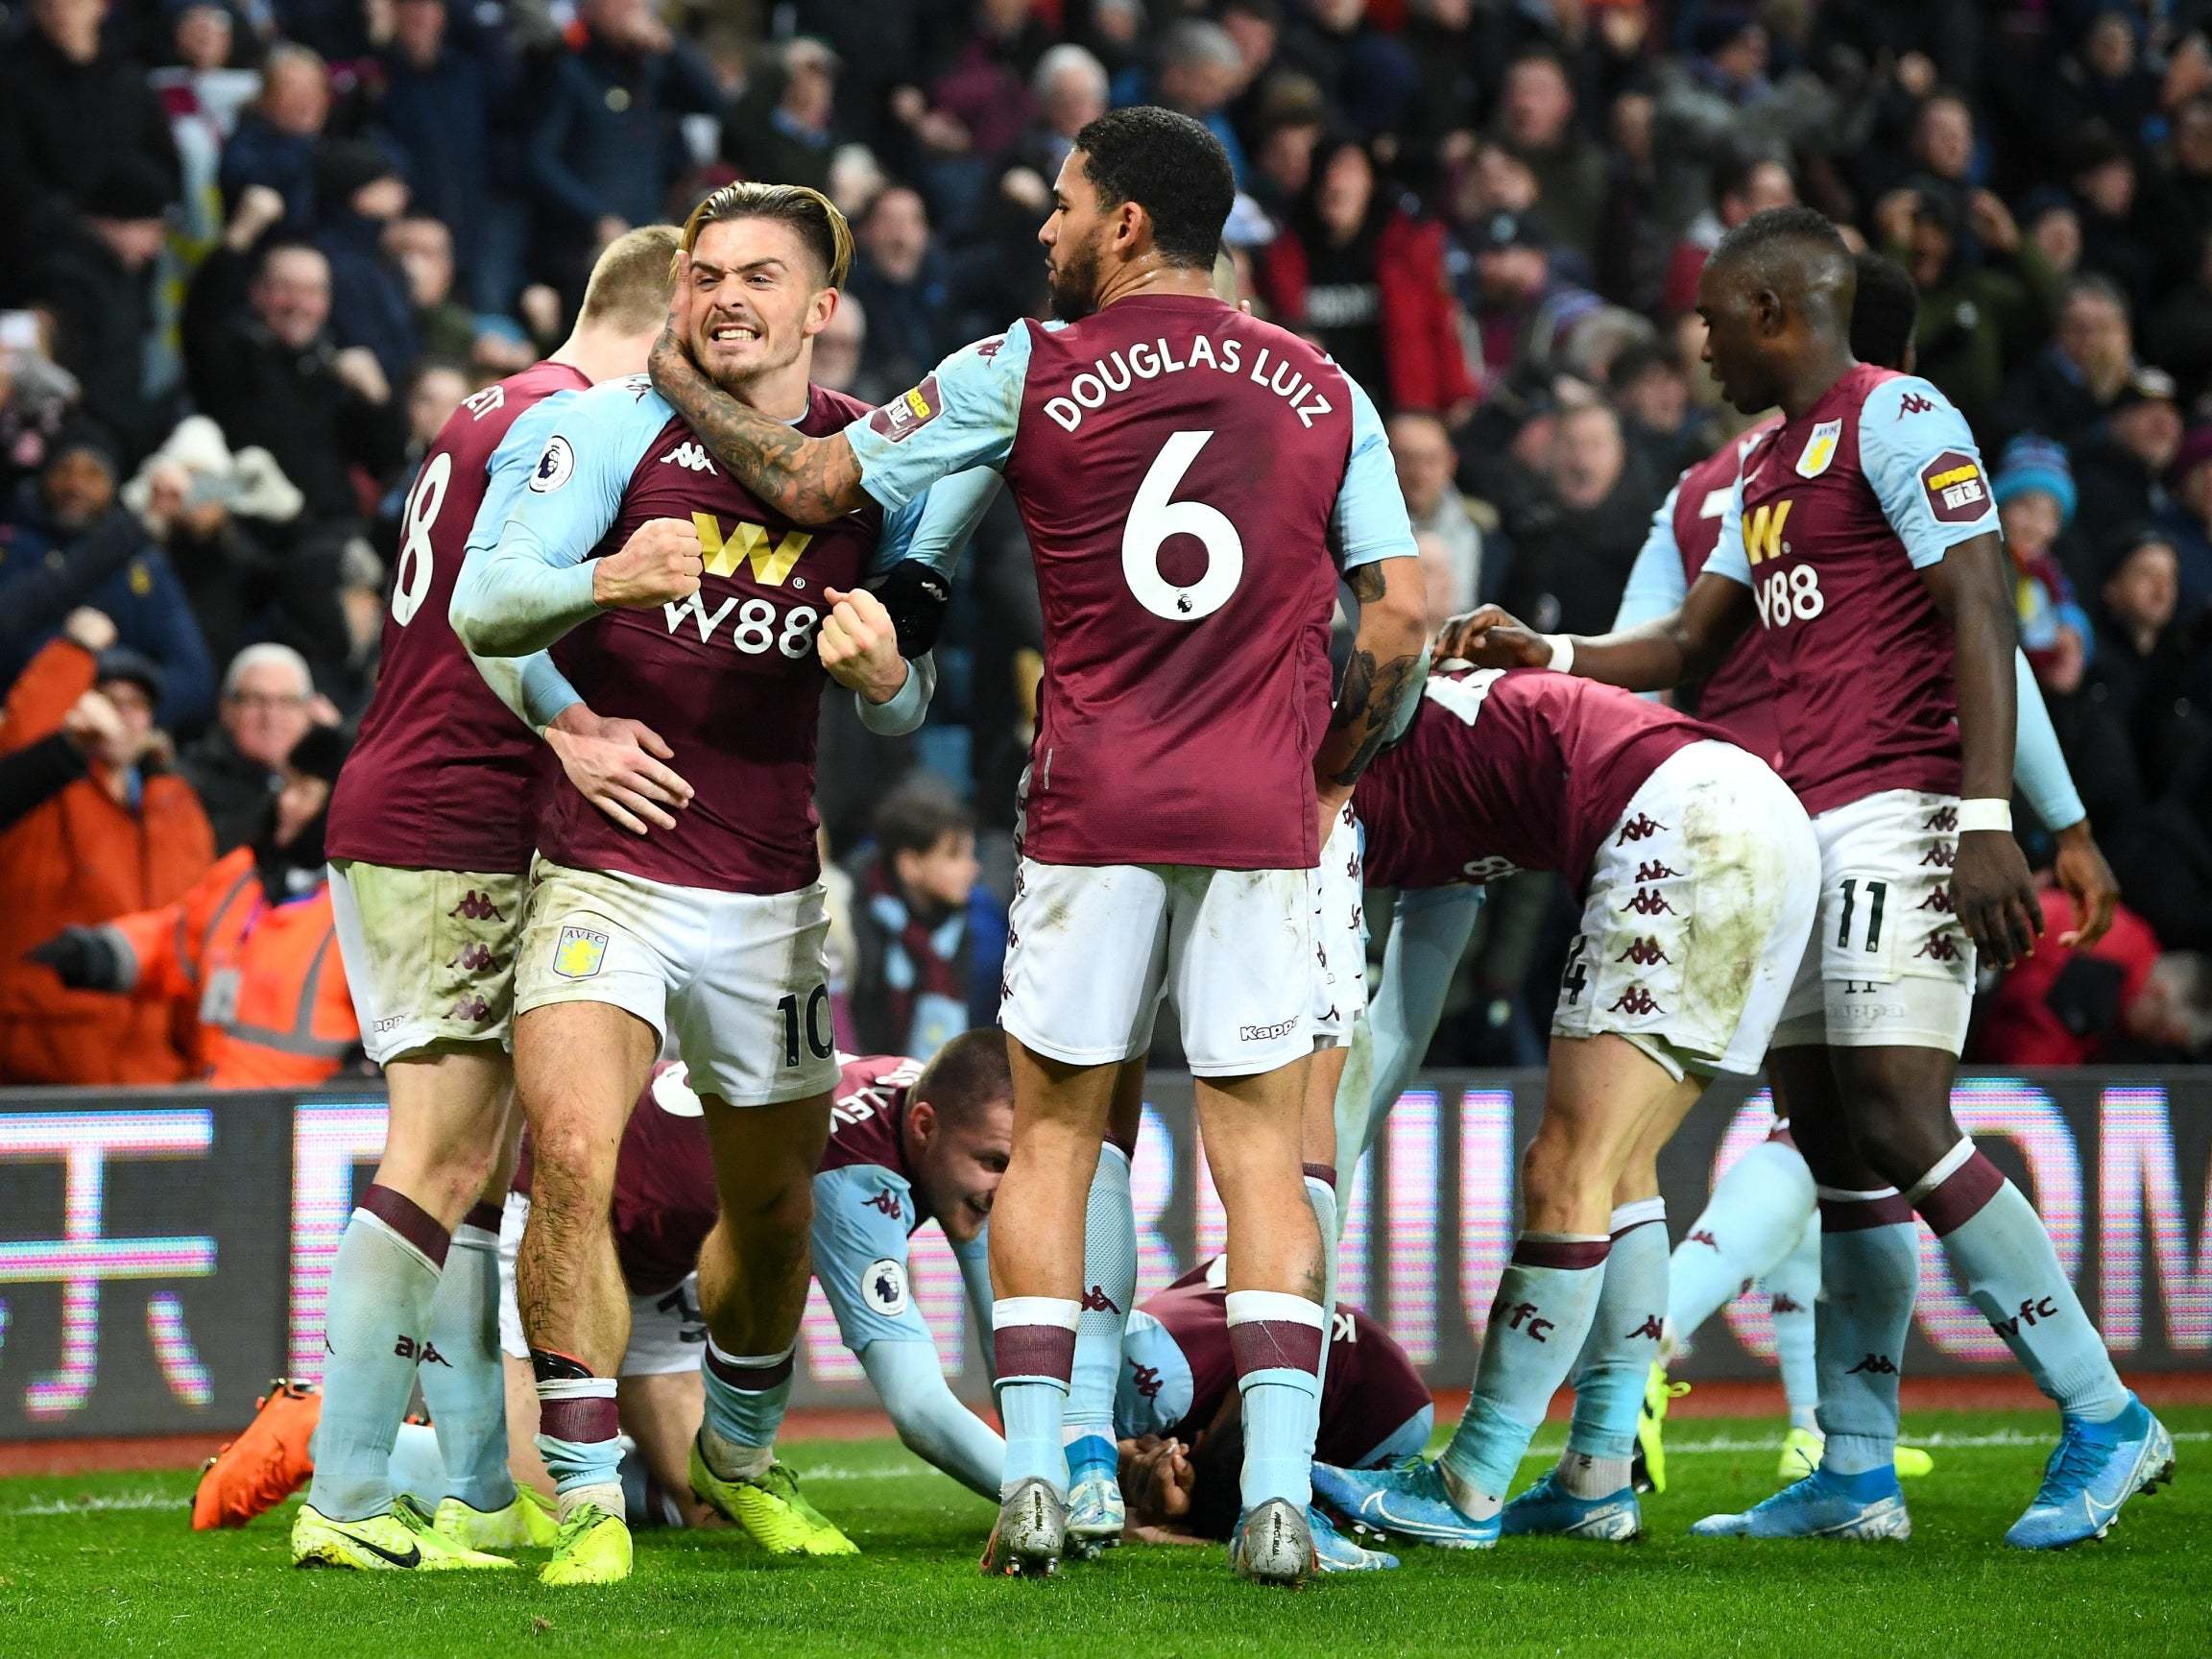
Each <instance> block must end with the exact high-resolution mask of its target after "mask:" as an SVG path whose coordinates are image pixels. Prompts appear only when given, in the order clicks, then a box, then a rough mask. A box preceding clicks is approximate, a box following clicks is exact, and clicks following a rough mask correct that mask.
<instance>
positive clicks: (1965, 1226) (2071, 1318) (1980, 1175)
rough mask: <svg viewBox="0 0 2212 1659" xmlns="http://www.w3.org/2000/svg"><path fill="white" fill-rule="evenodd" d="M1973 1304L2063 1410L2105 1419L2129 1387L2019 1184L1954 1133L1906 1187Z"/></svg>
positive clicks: (2123, 1404)
mask: <svg viewBox="0 0 2212 1659" xmlns="http://www.w3.org/2000/svg"><path fill="white" fill-rule="evenodd" d="M1906 1196H1907V1197H1908V1198H1909V1199H1910V1200H1911V1205H1912V1208H1913V1209H1914V1210H1916V1211H1917V1212H1919V1214H1920V1218H1921V1219H1922V1220H1923V1221H1925V1222H1927V1223H1928V1228H1929V1231H1931V1232H1932V1233H1934V1234H1935V1235H1936V1238H1937V1239H1939V1240H1940V1241H1941V1243H1942V1245H1943V1253H1944V1254H1945V1255H1946V1256H1948V1257H1949V1258H1950V1259H1951V1265H1952V1267H1953V1269H1954V1270H1955V1271H1956V1272H1957V1273H1958V1275H1959V1279H1960V1284H1962V1285H1963V1286H1965V1288H1966V1294H1967V1295H1968V1296H1969V1297H1970V1298H1972V1300H1973V1303H1974V1306H1975V1307H1977V1308H1979V1309H1981V1310H1982V1312H1983V1315H1984V1317H1985V1318H1987V1319H1988V1321H1989V1323H1990V1324H1991V1325H1992V1326H1994V1327H1995V1328H1996V1330H1997V1333H1998V1334H1999V1335H2001V1336H2003V1337H2004V1338H2005V1341H2006V1344H2007V1345H2008V1347H2010V1348H2011V1350H2012V1353H2013V1355H2014V1356H2015V1357H2016V1358H2018V1359H2019V1361H2020V1363H2021V1364H2023V1365H2025V1366H2026V1367H2027V1368H2028V1374H2029V1375H2030V1376H2031V1377H2032V1378H2034V1379H2035V1385H2036V1386H2037V1387H2038V1388H2040V1389H2042V1390H2043V1392H2044V1393H2045V1394H2047V1395H2049V1396H2050V1397H2051V1398H2052V1399H2053V1400H2055V1401H2056V1402H2057V1403H2058V1407H2059V1409H2060V1410H2062V1411H2064V1412H2066V1414H2067V1415H2069V1416H2072V1417H2079V1418H2080V1419H2081V1420H2082V1421H2083V1422H2086V1423H2106V1422H2110V1421H2111V1420H2112V1419H2113V1418H2115V1417H2117V1416H2119V1415H2120V1413H2121V1412H2122V1411H2124V1410H2126V1409H2127V1407H2128V1398H2129V1396H2128V1389H2127V1387H2126V1385H2125V1384H2124V1383H2121V1381H2120V1376H2119V1373H2118V1372H2116V1371H2114V1370H2113V1368H2112V1360H2111V1358H2110V1357H2109V1356H2108V1355H2107V1354H2106V1353H2105V1351H2104V1338H2103V1337H2101V1336H2099V1335H2098V1334H2097V1328H2096V1327H2095V1326H2094V1325H2092V1324H2090V1323H2089V1316H2088V1314H2086V1313H2085V1312H2083V1311H2082V1310H2081V1299H2080V1297H2079V1296H2077V1295H2076V1294H2075V1293H2074V1286H2073V1285H2072V1283H2071V1282H2070V1281H2069V1280H2068V1279H2067V1277H2066V1270H2065V1269H2064V1268H2063V1267H2061V1266H2060V1265H2059V1264H2058V1252H2057V1251H2056V1250H2055V1249H2053V1248H2052V1245H2051V1235H2050V1234H2049V1233H2048V1232H2046V1231H2045V1230H2044V1226H2043V1221H2042V1218H2041V1217H2040V1216H2038V1215H2037V1214H2035V1208H2034V1206H2033V1205H2032V1204H2030V1203H2029V1202H2028V1199H2027V1197H2026V1195H2025V1194H2023V1193H2022V1192H2021V1190H2020V1189H2019V1188H2017V1187H2015V1186H2013V1185H2012V1183H2011V1182H2009V1181H2008V1180H2006V1179H2005V1176H2004V1174H2003V1173H2002V1172H2001V1171H2000V1170H1999V1169H1998V1167H1997V1166H1995V1165H1994V1164H1992V1163H1990V1162H1989V1160H1988V1159H1986V1158H1984V1157H1983V1156H1982V1154H1981V1153H1980V1152H1977V1151H1976V1150H1975V1149H1974V1142H1973V1140H1972V1138H1971V1137H1969V1138H1966V1139H1963V1140H1961V1141H1960V1142H1959V1144H1958V1145H1957V1146H1955V1147H1953V1148H1952V1149H1951V1150H1950V1152H1948V1153H1947V1154H1945V1155H1944V1157H1943V1158H1942V1159H1941V1160H1940V1161H1939V1162H1938V1163H1937V1164H1936V1166H1935V1167H1934V1168H1933V1169H1931V1170H1929V1171H1928V1173H1927V1174H1926V1175H1924V1176H1923V1177H1921V1179H1920V1181H1919V1182H1918V1183H1917V1184H1916V1185H1915V1186H1914V1187H1913V1188H1912V1190H1911V1191H1910V1192H1909V1193H1908V1194H1907V1195H1906Z"/></svg>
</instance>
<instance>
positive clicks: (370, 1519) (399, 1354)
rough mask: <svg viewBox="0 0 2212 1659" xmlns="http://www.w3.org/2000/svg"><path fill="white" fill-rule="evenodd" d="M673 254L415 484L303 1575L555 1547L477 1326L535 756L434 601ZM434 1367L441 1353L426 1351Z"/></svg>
mask: <svg viewBox="0 0 2212 1659" xmlns="http://www.w3.org/2000/svg"><path fill="white" fill-rule="evenodd" d="M676 245H677V238H676V232H675V229H674V228H672V227H666V226H662V227H656V228H645V229H640V230H634V231H631V232H629V233H628V234H626V235H624V236H622V237H620V238H618V239H616V240H615V241H614V242H613V243H612V244H611V245H610V246H609V247H608V248H607V250H606V252H603V253H602V254H601V255H600V256H599V260H598V262H597V264H596V265H595V266H594V267H593V269H592V273H591V277H590V280H589V284H588V285H587V287H586V289H585V296H584V303H583V306H582V309H581V312H580V314H579V316H578V318H577V323H576V328H575V332H574V333H572V334H571V335H570V336H569V338H568V340H567V341H566V342H565V344H564V345H563V346H562V347H561V349H559V350H557V351H555V352H554V353H553V354H552V355H551V356H550V357H548V358H547V359H546V360H545V361H544V362H542V363H539V364H536V365H534V366H533V367H531V368H529V369H527V370H525V371H523V372H522V373H519V374H516V375H512V376H510V377H509V378H507V379H505V380H502V381H500V382H499V383H498V384H497V385H494V386H489V387H486V388H485V389H484V390H483V391H481V392H478V393H477V394H476V395H475V396H473V397H469V399H468V400H467V401H466V402H465V403H463V405H462V406H461V408H460V409H458V410H456V411H455V412H454V414H453V417H452V419H451V420H449V421H446V423H445V427H444V428H443V429H442V430H441V431H440V432H439V434H438V437H437V438H436V440H435V441H434V442H433V443H432V444H431V445H430V449H429V451H428V453H427V454H426V455H425V456H424V457H423V461H422V466H421V469H420V471H419V472H418V473H417V474H416V478H415V483H414V486H413V488H412V489H410V491H409V492H408V495H407V503H406V508H405V511H404V513H403V514H402V520H403V521H402V524H401V546H400V551H399V558H398V562H397V569H396V571H395V578H394V586H393V593H392V609H391V613H390V614H389V616H388V617H387V618H386V621H385V626H384V642H383V655H382V662H383V668H382V672H381V673H380V675H379V677H378V680H377V685H376V692H375V695H374V697H373V699H372V700H371V702H370V705H369V710H368V712H367V713H366V714H365V715H364V716H363V717H362V722H361V733H360V739H359V741H358V743H357V744H356V745H355V747H354V750H353V754H352V757H351V758H350V759H349V761H348V763H347V766H346V769H345V771H344V773H343V774H342V775H341V776H340V778H339V781H338V788H337V792H336V794H335V796H334V797H333V799H332V801H331V805H330V830H329V854H330V880H331V900H332V903H333V908H334V913H335V917H336V921H337V931H338V944H339V950H340V953H341V955H342V956H343V958H344V961H345V964H346V972H347V980H348V983H349V986H350V987H351V990H352V994H353V1000H354V1006H355V1009H356V1011H357V1012H358V1015H359V1019H360V1024H361V1035H362V1040H363V1042H364V1043H365V1044H366V1045H367V1047H368V1051H369V1057H370V1058H371V1059H372V1060H374V1061H376V1062H377V1063H378V1064H379V1065H381V1066H382V1067H383V1068H384V1074H385V1080H386V1086H387V1090H388V1094H389V1108H388V1110H389V1116H388V1119H387V1123H386V1130H385V1142H384V1151H383V1155H382V1157H381V1159H380V1160H379V1162H378V1165H377V1170H376V1176H375V1179H374V1181H373V1183H372V1185H371V1186H370V1187H369V1189H368V1190H367V1191H366V1192H364V1193H363V1194H362V1196H361V1203H360V1206H359V1208H357V1209H356V1210H355V1211H354V1212H353V1214H352V1217H351V1219H350V1220H349V1222H348V1223H347V1228H346V1233H345V1236H344V1238H342V1239H341V1240H340V1242H339V1246H338V1256H337V1260H336V1262H335V1263H334V1264H333V1265H332V1268H331V1274H330V1300H329V1307H328V1312H327V1315H326V1320H325V1338H326V1340H325V1362H324V1370H323V1390H324V1392H323V1417H322V1427H321V1429H320V1450H321V1456H320V1460H319V1463H318V1465H317V1472H316V1478H315V1484H314V1488H313V1490H312V1491H310V1492H309V1494H308V1498H307V1503H305V1504H304V1505H302V1506H301V1510H300V1514H299V1518H298V1520H297V1522H296V1524H295V1526H294V1527H293V1538H292V1557H293V1560H294V1561H295V1562H296V1563H297V1564H299V1565H301V1566H334V1567H356V1568H371V1569H384V1568H392V1567H419V1568H426V1569H438V1568H447V1567H457V1566H458V1567H492V1566H495V1565H500V1564H502V1563H500V1562H498V1561H497V1560H496V1558H494V1557H491V1556H488V1555H485V1554H484V1553H482V1551H485V1550H487V1549H495V1548H499V1547H502V1546H510V1545H524V1544H529V1545H541V1544H544V1543H548V1542H550V1540H551V1528H550V1527H549V1526H548V1525H547V1523H546V1522H545V1519H544V1517H543V1516H542V1515H541V1513H540V1511H539V1510H538V1509H536V1508H535V1507H533V1506H531V1505H529V1504H525V1503H521V1502H519V1501H518V1499H517V1493H516V1490H515V1484H514V1482H513V1480H511V1479H509V1478H508V1473H507V1455H506V1438H505V1435H504V1434H503V1432H502V1431H501V1412H500V1405H499V1402H500V1388H499V1369H498V1355H497V1353H496V1351H495V1350H494V1349H493V1344H492V1341H491V1338H490V1330H491V1327H490V1324H489V1316H490V1313H491V1310H492V1307H493V1302H494V1300H495V1299H496V1296H497V1277H496V1271H495V1268H494V1265H493V1247H494V1244H495V1242H496V1237H497V1230H498V1207H497V1198H496V1193H497V1191H498V1190H499V1189H500V1188H501V1187H502V1186H503V1185H504V1182H505V1179H506V1169H505V1159H506V1157H507V1156H508V1155H509V1154H510V1153H511V1150H512V1145H513V1142H512V1139H511V1138H510V1136H509V1135H508V1133H507V1120H508V1117H509V1104H510V1093H511V1084H512V1069H511V1067H510V1065H509V1063H508V1057H507V1051H506V1046H507V1040H508V1023H509V1018H510V1014H511V1010H512V1003H513V982H512V980H513V969H514V961H515V949H516V945H517V941H518V940H519V938H520V933H521V926H522V890H523V874H524V872H525V870H526V869H527V868H528V865H529V862H530V851H531V843H532V829H533V827H534V824H535V815H534V814H533V813H532V812H531V811H530V810H529V798H530V796H531V794H532V792H533V779H534V778H535V776H536V774H537V771H538V762H539V758H540V757H539V754H538V740H537V737H536V736H535V735H534V734H533V733H532V732H531V730H530V728H529V727H527V726H525V725H523V724H522V723H521V722H519V721H517V719H516V718H515V716H514V715H513V714H511V713H510V712H509V711H508V709H506V708H504V707H502V705H501V702H500V699H499V698H498V697H497V696H495V695H494V694H493V690H492V689H491V688H490V687H489V686H488V685H486V683H485V680H484V678H483V676H481V675H480V674H479V673H478V672H477V670H476V669H475V668H474V667H472V666H470V664H469V659H468V656H467V654H466V652H465V651H464V650H463V649H462V646H461V643H460V641H459V640H458V639H457V638H456V637H454V634H453V630H452V628H451V626H450V625H449V623H448V622H447V620H446V607H447V603H448V601H449V600H450V598H451V596H452V593H453V589H454V585H455V582H456V580H457V578H458V576H459V574H460V570H461V566H462V559H463V553H464V550H465V548H466V547H467V545H468V543H469V537H470V533H471V531H472V529H473V527H474V525H475V522H476V518H477V516H478V512H479V509H480V508H481V509H482V510H483V511H485V512H486V513H488V514H490V515H491V516H492V517H493V522H498V521H499V520H501V519H503V518H504V517H505V516H506V514H507V512H508V510H509V508H510V507H511V506H512V503H513V498H514V496H515V495H516V494H517V493H519V492H520V489H521V486H522V482H523V480H525V479H527V478H528V477H529V476H530V472H531V469H532V467H533V466H534V465H535V463H536V461H537V459H538V450H537V448H535V447H533V446H531V445H528V444H527V443H526V442H525V443H523V444H521V445H517V444H515V443H512V442H509V435H510V432H511V430H512V428H513V426H514V424H515V422H516V421H517V417H519V416H521V415H522V414H523V413H524V412H525V411H527V410H529V409H531V408H532V407H534V406H536V405H538V404H540V403H541V400H543V399H545V398H547V397H555V396H558V395H560V394H562V393H565V392H568V391H572V390H578V389H581V388H584V387H588V386H590V385H592V384H594V383H595V382H598V381H602V380H608V379H613V378H615V377H617V376H619V375H624V374H634V373H637V371H638V370H639V369H641V368H642V367H643V366H644V361H645V351H646V349H647V347H648V346H649V345H650V339H651V336H652V334H653V333H654V332H655V330H656V328H657V325H658V318H659V315H660V314H661V312H662V311H664V309H665V307H666V304H667V294H668V290H669V288H670V286H671V283H672V276H671V275H670V273H669V270H668V264H669V261H670V259H671V258H672V256H673V254H674V252H675V251H676ZM553 712H556V713H559V714H560V715H561V718H560V720H559V722H557V723H556V729H555V730H550V731H548V732H547V733H546V735H547V737H548V739H549V740H550V741H551V742H553V743H554V745H555V746H556V749H557V751H558V752H559V753H560V755H561V758H562V760H563V763H564V765H565V766H566V767H567V768H568V770H569V776H570V777H571V778H572V779H577V780H578V781H579V786H583V787H588V788H591V789H593V790H595V791H596V790H600V789H605V788H625V787H629V786H632V785H634V786H635V787H637V788H638V789H647V790H653V791H655V792H656V793H665V794H666V795H667V796H668V797H669V798H672V799H673V798H676V797H679V796H680V795H681V792H682V788H683V785H682V781H681V780H679V779H677V778H675V776H674V774H672V773H669V772H667V771H666V769H665V768H664V767H662V766H661V763H660V761H659V760H657V759H656V758H655V757H653V755H651V754H648V753H647V752H646V748H645V746H646V745H652V746H655V747H658V741H657V739H654V738H653V736H652V734H651V733H650V732H647V731H645V730H643V729H642V728H636V727H632V726H631V725H630V723H627V722H619V721H616V722H601V721H599V720H598V719H597V718H596V716H594V715H593V714H592V712H591V710H590V709H589V708H587V707H586V706H584V705H583V704H582V703H572V706H571V707H569V708H568V709H566V710H565V711H562V710H554V711H553ZM540 724H541V725H542V724H543V722H542V721H541V722H540ZM595 798H600V797H598V796H597V795H595ZM487 1193H490V1194H492V1195H493V1196H491V1197H486V1196H485V1194H487ZM432 1352H435V1353H436V1355H437V1356H438V1358H439V1360H440V1363H437V1364H421V1363H420V1362H419V1361H420V1357H421V1356H422V1355H424V1354H427V1353H432ZM418 1379H420V1381H421V1384H422V1391H423V1396H424V1399H425V1400H426V1401H427V1402H428V1404H429V1406H430V1408H431V1410H432V1411H433V1412H434V1413H435V1414H436V1416H437V1419H438V1431H439V1434H440V1435H441V1437H442V1439H443V1442H444V1445H443V1453H444V1461H445V1467H446V1469H447V1470H448V1471H449V1472H450V1480H451V1484H450V1488H449V1490H448V1492H447V1493H446V1494H445V1498H444V1500H443V1501H441V1502H439V1503H437V1504H436V1505H435V1507H436V1517H435V1522H434V1523H433V1522H432V1521H431V1520H429V1519H428V1518H426V1517H425V1516H423V1515H421V1514H420V1513H417V1512H416V1511H415V1510H414V1509H413V1508H412V1507H410V1506H409V1505H408V1504H406V1503H403V1502H402V1503H396V1502H395V1499H394V1489H393V1487H392V1485H391V1483H390V1481H389V1479H388V1478H387V1474H386V1466H387V1464H388V1463H389V1462H390V1460H391V1455H392V1448H393V1437H394V1435H395V1434H396V1433H397V1431H398V1429H399V1420H400V1416H401V1414H402V1413H403V1412H405V1410H406V1409H407V1403H408V1400H409V1398H410V1396H411V1395H412V1393H413V1391H414V1387H415V1384H416V1382H417V1381H418Z"/></svg>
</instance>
